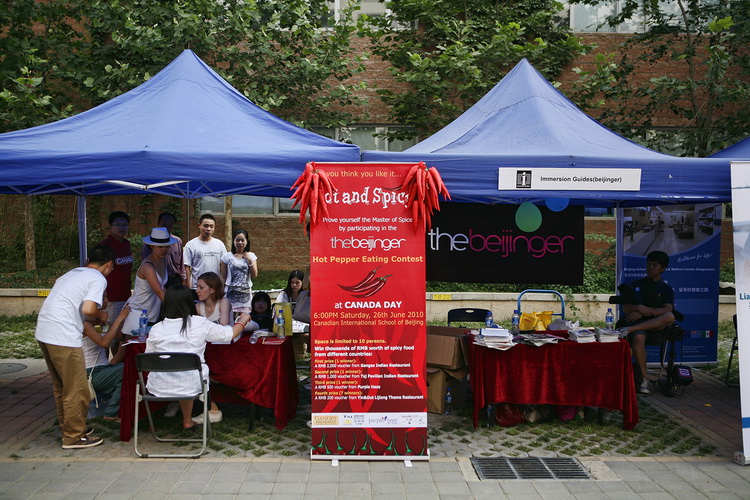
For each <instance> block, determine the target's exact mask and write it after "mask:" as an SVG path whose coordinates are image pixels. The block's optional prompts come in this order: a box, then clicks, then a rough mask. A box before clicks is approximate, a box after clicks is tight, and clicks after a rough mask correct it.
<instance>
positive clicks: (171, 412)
mask: <svg viewBox="0 0 750 500" xmlns="http://www.w3.org/2000/svg"><path fill="white" fill-rule="evenodd" d="M179 409H180V405H178V404H177V403H169V406H167V411H165V412H164V416H165V417H167V418H173V417H174V416H175V415H177V410H179Z"/></svg>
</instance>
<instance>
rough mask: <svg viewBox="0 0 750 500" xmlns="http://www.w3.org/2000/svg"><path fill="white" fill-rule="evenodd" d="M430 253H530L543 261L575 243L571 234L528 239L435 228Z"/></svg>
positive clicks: (505, 231)
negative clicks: (569, 244)
mask: <svg viewBox="0 0 750 500" xmlns="http://www.w3.org/2000/svg"><path fill="white" fill-rule="evenodd" d="M427 239H428V246H429V248H430V250H433V251H437V252H439V251H441V250H447V251H449V252H464V251H466V250H471V251H473V252H492V253H497V254H498V255H499V256H501V257H507V256H508V255H511V254H515V253H527V254H529V255H531V256H532V257H535V258H537V259H538V258H542V257H544V256H545V255H547V254H551V253H565V244H566V242H570V243H572V242H573V241H575V238H574V237H573V236H571V235H564V236H563V235H561V236H558V235H549V236H539V235H535V236H525V235H522V234H514V233H513V231H512V230H509V229H502V230H500V234H484V233H481V232H477V231H475V230H474V229H472V228H469V230H468V233H449V232H441V231H440V227H439V226H435V227H434V228H433V229H430V231H428V233H427Z"/></svg>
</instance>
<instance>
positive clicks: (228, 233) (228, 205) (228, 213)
mask: <svg viewBox="0 0 750 500" xmlns="http://www.w3.org/2000/svg"><path fill="white" fill-rule="evenodd" d="M224 244H225V245H226V246H227V250H231V248H232V197H231V196H227V197H226V198H225V199H224Z"/></svg>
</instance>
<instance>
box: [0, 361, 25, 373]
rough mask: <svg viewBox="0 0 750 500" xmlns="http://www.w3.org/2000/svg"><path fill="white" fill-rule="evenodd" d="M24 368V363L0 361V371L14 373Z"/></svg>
mask: <svg viewBox="0 0 750 500" xmlns="http://www.w3.org/2000/svg"><path fill="white" fill-rule="evenodd" d="M25 369H26V365H24V364H21V363H0V373H16V372H20V371H21V370H25Z"/></svg>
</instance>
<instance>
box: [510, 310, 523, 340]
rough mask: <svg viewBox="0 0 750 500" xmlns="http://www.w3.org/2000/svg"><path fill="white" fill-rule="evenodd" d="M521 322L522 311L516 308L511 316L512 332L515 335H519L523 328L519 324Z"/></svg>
mask: <svg viewBox="0 0 750 500" xmlns="http://www.w3.org/2000/svg"><path fill="white" fill-rule="evenodd" d="M520 324H521V311H519V310H518V309H516V310H515V311H513V316H511V318H510V332H511V333H512V334H513V335H518V334H519V333H520V332H521V330H520V327H519V325H520Z"/></svg>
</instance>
